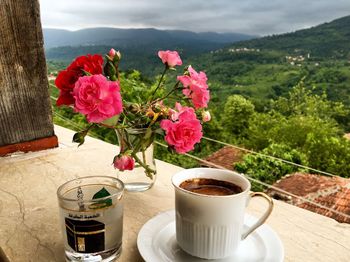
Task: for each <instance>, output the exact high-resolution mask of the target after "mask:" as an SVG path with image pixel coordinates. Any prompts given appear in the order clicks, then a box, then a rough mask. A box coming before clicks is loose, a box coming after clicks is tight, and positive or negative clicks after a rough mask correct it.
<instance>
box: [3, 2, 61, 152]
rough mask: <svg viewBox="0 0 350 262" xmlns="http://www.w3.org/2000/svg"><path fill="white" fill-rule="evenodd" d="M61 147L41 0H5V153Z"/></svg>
mask: <svg viewBox="0 0 350 262" xmlns="http://www.w3.org/2000/svg"><path fill="white" fill-rule="evenodd" d="M55 146H57V137H56V136H55V135H54V130H53V123H52V111H51V102H50V96H49V89H48V79H47V70H46V62H45V55H44V48H43V34H42V29H41V23H40V9H39V2H38V0H30V1H28V0H16V1H13V0H1V1H0V155H4V154H7V153H11V152H13V151H18V150H20V151H35V150H40V149H45V148H50V147H55Z"/></svg>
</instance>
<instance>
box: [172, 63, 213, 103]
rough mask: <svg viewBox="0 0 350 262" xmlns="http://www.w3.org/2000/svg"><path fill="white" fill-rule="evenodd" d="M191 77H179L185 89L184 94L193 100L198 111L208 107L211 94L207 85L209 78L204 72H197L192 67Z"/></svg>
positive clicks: (189, 70) (189, 69)
mask: <svg viewBox="0 0 350 262" xmlns="http://www.w3.org/2000/svg"><path fill="white" fill-rule="evenodd" d="M188 72H189V75H184V76H178V77H177V80H178V81H180V82H181V83H182V85H183V87H184V89H183V90H182V92H183V94H184V95H185V96H187V97H188V98H191V100H192V103H193V105H194V107H195V108H196V109H198V108H204V107H207V106H208V102H209V100H210V94H209V90H208V85H207V80H208V78H207V76H206V74H205V73H204V72H199V73H198V72H196V70H194V69H193V68H192V67H191V66H189V67H188Z"/></svg>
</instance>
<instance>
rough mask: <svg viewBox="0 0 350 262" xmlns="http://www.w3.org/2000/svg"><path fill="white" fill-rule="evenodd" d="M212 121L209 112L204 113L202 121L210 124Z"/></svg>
mask: <svg viewBox="0 0 350 262" xmlns="http://www.w3.org/2000/svg"><path fill="white" fill-rule="evenodd" d="M210 119H211V115H210V112H209V111H203V112H202V120H203V122H209V121H210Z"/></svg>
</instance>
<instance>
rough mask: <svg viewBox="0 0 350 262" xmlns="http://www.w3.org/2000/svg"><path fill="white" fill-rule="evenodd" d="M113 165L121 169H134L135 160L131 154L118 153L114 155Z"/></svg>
mask: <svg viewBox="0 0 350 262" xmlns="http://www.w3.org/2000/svg"><path fill="white" fill-rule="evenodd" d="M113 165H114V168H115V169H119V170H120V171H124V170H133V169H134V166H135V160H134V159H133V158H132V157H131V156H129V155H120V154H119V155H118V156H116V157H114V160H113Z"/></svg>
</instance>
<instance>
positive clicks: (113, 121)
mask: <svg viewBox="0 0 350 262" xmlns="http://www.w3.org/2000/svg"><path fill="white" fill-rule="evenodd" d="M119 116H120V115H115V116H112V117H110V118H107V119H106V120H103V121H102V124H104V125H107V126H115V125H116V124H117V122H118V120H119Z"/></svg>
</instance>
